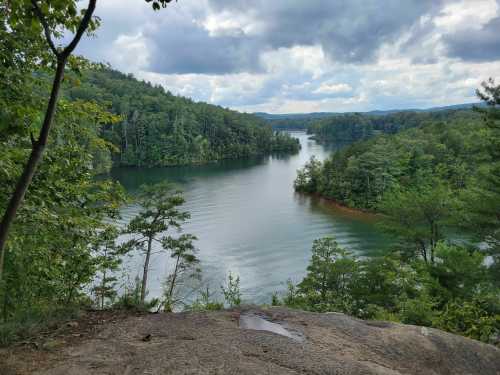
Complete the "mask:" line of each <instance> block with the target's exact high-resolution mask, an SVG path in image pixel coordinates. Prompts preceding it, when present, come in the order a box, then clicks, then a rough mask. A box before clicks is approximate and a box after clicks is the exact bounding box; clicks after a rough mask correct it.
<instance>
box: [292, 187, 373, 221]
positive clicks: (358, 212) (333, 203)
mask: <svg viewBox="0 0 500 375" xmlns="http://www.w3.org/2000/svg"><path fill="white" fill-rule="evenodd" d="M296 193H298V194H303V195H305V196H309V197H312V198H314V199H316V200H318V201H319V202H321V203H322V204H325V205H326V206H329V207H333V208H335V209H337V210H339V211H342V212H344V213H347V214H350V215H355V216H358V217H359V216H360V217H363V218H367V219H380V218H382V216H383V215H382V214H381V213H379V212H376V211H371V210H367V209H363V208H355V207H349V206H347V205H345V204H343V203H341V202H339V201H337V200H335V199H333V198H327V197H325V196H323V195H321V194H319V193H300V192H296Z"/></svg>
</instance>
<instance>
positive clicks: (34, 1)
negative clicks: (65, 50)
mask: <svg viewBox="0 0 500 375" xmlns="http://www.w3.org/2000/svg"><path fill="white" fill-rule="evenodd" d="M31 4H32V5H33V11H34V12H35V14H36V16H37V17H38V19H39V20H40V23H41V24H42V26H43V31H44V32H45V39H47V43H48V45H49V47H50V49H51V50H52V52H53V53H54V55H56V56H57V57H59V51H58V50H57V48H56V46H55V44H54V41H53V40H52V35H51V34H50V27H49V24H48V22H47V19H46V18H45V16H44V15H43V12H42V10H41V9H40V7H39V6H38V3H37V0H31Z"/></svg>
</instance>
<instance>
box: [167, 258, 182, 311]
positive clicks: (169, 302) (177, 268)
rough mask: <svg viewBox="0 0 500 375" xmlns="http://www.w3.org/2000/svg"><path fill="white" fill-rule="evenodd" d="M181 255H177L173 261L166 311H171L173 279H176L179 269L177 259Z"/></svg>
mask: <svg viewBox="0 0 500 375" xmlns="http://www.w3.org/2000/svg"><path fill="white" fill-rule="evenodd" d="M180 258H181V256H180V255H178V256H177V260H176V261H175V268H174V273H173V275H172V280H171V282H170V288H169V290H168V307H167V309H168V310H167V312H172V296H173V294H174V288H175V281H176V279H177V272H178V270H179V260H180Z"/></svg>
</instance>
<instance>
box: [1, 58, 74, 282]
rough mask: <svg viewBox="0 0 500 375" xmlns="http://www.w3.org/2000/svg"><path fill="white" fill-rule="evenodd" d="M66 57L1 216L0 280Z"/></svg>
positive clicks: (48, 125) (42, 147) (41, 149)
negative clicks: (41, 123) (23, 164)
mask: <svg viewBox="0 0 500 375" xmlns="http://www.w3.org/2000/svg"><path fill="white" fill-rule="evenodd" d="M66 61H67V58H66V57H63V58H60V59H58V60H57V69H56V74H55V76H54V81H53V83H52V91H51V92H50V99H49V103H48V105H47V112H46V113H45V118H44V120H43V125H42V129H41V131H40V136H39V138H38V140H37V141H36V142H34V143H33V146H32V150H31V154H30V157H29V159H28V162H27V164H26V166H25V167H24V171H23V173H22V175H21V177H20V178H19V181H18V182H17V185H16V188H15V190H14V193H13V194H12V197H11V198H10V201H9V204H8V206H7V209H6V210H5V213H4V215H3V217H2V222H1V223H0V281H2V278H3V266H4V264H3V263H4V259H5V251H6V245H7V236H8V234H9V229H10V227H11V226H12V223H13V222H14V219H15V217H16V214H17V211H18V209H19V207H20V206H21V203H22V201H23V199H24V196H25V194H26V190H28V187H29V185H30V183H31V180H32V179H33V176H34V175H35V172H36V170H37V167H38V165H39V164H40V161H41V160H42V156H43V152H44V150H45V146H46V145H47V140H48V137H49V132H50V128H51V125H52V120H53V119H54V114H55V111H56V106H57V98H58V96H59V89H60V87H61V82H62V79H63V77H64V67H65V66H66Z"/></svg>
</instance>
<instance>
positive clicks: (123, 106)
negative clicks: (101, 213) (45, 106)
mask: <svg viewBox="0 0 500 375" xmlns="http://www.w3.org/2000/svg"><path fill="white" fill-rule="evenodd" d="M80 81H81V84H80V85H78V86H74V87H71V88H69V89H68V90H67V91H66V96H67V98H68V99H70V100H73V101H75V100H85V101H87V100H91V101H97V102H98V103H99V104H101V105H105V106H108V107H109V110H110V111H111V112H113V113H114V114H117V115H120V116H121V117H122V120H121V121H120V122H118V123H117V124H112V125H106V126H104V127H103V128H102V130H101V136H102V138H104V139H105V140H106V141H109V142H110V143H111V144H113V145H114V146H116V148H115V151H116V153H115V154H114V156H113V160H114V162H115V165H121V166H147V167H152V166H171V165H180V164H192V163H204V162H209V161H215V160H221V159H235V158H240V157H248V156H255V155H263V154H269V153H273V152H296V151H298V149H299V147H300V146H299V143H298V142H297V140H295V139H293V138H291V137H289V136H288V135H286V134H283V133H275V132H273V130H272V129H271V127H270V126H269V125H267V124H266V123H265V121H263V120H261V119H260V118H258V117H256V116H254V115H250V114H244V113H239V112H235V111H232V110H229V109H224V108H222V107H218V106H214V105H210V104H206V103H195V102H194V101H192V100H190V99H187V98H183V97H178V96H174V95H172V94H171V93H170V92H167V91H165V90H164V89H163V88H162V87H161V86H159V85H157V86H153V85H151V84H150V83H146V82H140V81H138V80H136V79H135V78H133V76H131V75H125V74H123V73H120V72H118V71H114V70H110V69H107V68H106V69H99V70H92V71H86V72H84V74H83V76H82V77H81V78H80Z"/></svg>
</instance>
